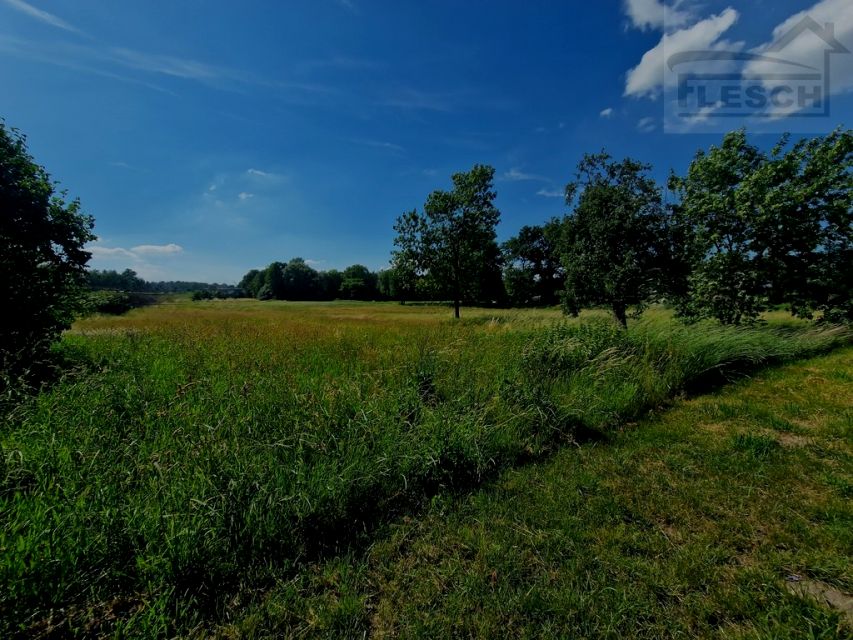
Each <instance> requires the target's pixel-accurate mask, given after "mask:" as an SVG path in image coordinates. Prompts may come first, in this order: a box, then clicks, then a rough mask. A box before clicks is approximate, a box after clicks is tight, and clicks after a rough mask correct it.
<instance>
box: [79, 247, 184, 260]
mask: <svg viewBox="0 0 853 640" xmlns="http://www.w3.org/2000/svg"><path fill="white" fill-rule="evenodd" d="M86 250H87V251H88V252H89V253H91V254H92V257H94V258H105V259H109V258H122V259H127V260H133V261H142V260H143V259H144V258H145V257H151V256H173V255H177V254H179V253H183V251H184V248H183V247H182V246H181V245H179V244H175V243H169V244H140V245H137V246H135V247H131V248H130V249H125V248H124V247H105V246H103V245H100V244H97V243H95V244H90V245H89V246H88V247H86Z"/></svg>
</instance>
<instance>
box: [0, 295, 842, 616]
mask: <svg viewBox="0 0 853 640" xmlns="http://www.w3.org/2000/svg"><path fill="white" fill-rule="evenodd" d="M439 313H440V312H439ZM439 313H437V312H436V311H435V310H432V309H426V310H414V309H406V310H401V309H400V308H399V307H396V308H395V307H392V306H377V307H369V306H357V307H340V306H334V305H328V306H316V307H311V306H307V305H301V306H300V305H294V306H286V305H279V306H277V307H276V306H272V307H264V308H263V309H259V307H257V306H253V305H244V306H240V305H237V304H234V305H227V304H224V305H221V306H219V307H217V306H216V305H207V306H202V307H200V308H198V309H187V308H186V307H182V306H177V307H175V308H155V309H146V310H141V311H137V312H133V313H131V314H130V316H128V317H127V318H123V319H115V320H98V319H96V320H92V321H89V322H84V323H82V324H81V325H79V326H78V327H77V328H76V329H75V331H74V332H72V334H70V335H68V336H67V337H66V347H67V348H72V349H82V350H84V351H85V352H86V353H87V354H88V358H89V362H90V364H89V366H88V367H86V368H84V369H81V370H80V371H78V372H76V373H73V374H70V375H68V376H66V378H65V379H63V380H62V381H61V382H60V383H59V384H57V385H56V386H55V387H54V388H52V389H51V390H49V391H47V392H45V393H43V394H41V395H39V396H37V397H35V398H33V399H32V400H31V401H29V402H27V403H26V404H23V405H21V406H19V407H17V408H16V409H15V410H14V411H13V412H11V413H10V414H9V415H7V416H5V418H4V422H5V424H4V425H3V426H2V431H0V446H1V447H2V451H0V465H2V466H0V619H2V622H0V633H10V632H13V631H14V630H16V629H20V628H25V627H27V626H30V625H32V624H33V623H35V622H36V621H38V620H40V619H43V618H44V617H45V616H46V615H47V613H48V612H49V611H51V610H52V609H57V608H59V607H64V606H69V605H76V606H82V605H85V604H86V603H88V604H89V605H90V606H94V605H93V604H92V603H95V604H97V603H104V602H109V601H112V600H113V599H114V598H116V597H117V596H121V597H123V598H130V599H132V600H133V601H135V602H137V603H139V605H138V606H137V607H136V608H135V609H134V611H135V612H136V613H135V614H134V616H135V617H134V618H133V621H134V622H133V624H136V625H139V626H141V627H144V628H146V629H149V630H150V629H154V628H159V629H167V628H169V627H170V626H173V625H178V627H179V628H187V626H188V625H192V624H195V623H197V622H198V621H199V620H200V619H203V618H204V617H205V616H208V615H218V614H219V613H221V611H222V608H223V607H224V602H225V599H226V598H227V597H228V596H231V595H233V594H234V593H238V592H241V591H246V590H247V589H251V588H259V587H262V586H263V585H264V584H266V583H267V582H268V581H269V580H271V579H273V578H274V577H275V576H281V575H285V574H286V573H287V572H288V571H292V570H295V568H296V567H298V564H299V562H300V561H301V560H302V559H304V558H305V557H307V556H313V555H316V554H319V553H333V552H334V551H335V550H336V549H338V548H340V547H341V546H342V545H347V544H350V543H352V542H358V541H361V540H364V539H367V538H368V537H369V531H370V528H371V527H372V526H373V525H374V524H375V523H377V522H379V521H382V520H383V519H385V518H387V517H388V516H389V515H391V514H394V513H398V512H400V511H404V510H407V509H410V508H412V507H413V506H415V505H416V504H417V503H418V502H419V501H421V500H423V499H426V498H428V497H429V496H431V495H433V494H434V493H436V492H438V491H441V490H444V489H456V490H459V489H465V488H467V487H469V486H472V485H473V484H476V483H477V482H479V481H481V480H482V478H484V477H486V476H488V475H489V474H492V473H494V472H495V471H497V470H499V469H501V468H504V467H506V466H509V465H514V464H518V463H520V462H522V461H524V460H526V459H530V458H533V457H537V456H541V455H544V454H546V453H547V452H548V451H550V450H552V449H553V448H554V447H555V446H559V444H560V443H561V442H564V441H565V440H567V439H571V438H573V437H574V435H575V433H576V430H577V428H578V427H581V426H585V427H592V428H605V427H607V426H611V425H615V424H618V423H620V422H623V421H625V420H632V419H634V418H635V417H637V416H638V415H640V414H641V413H643V412H645V411H648V410H649V409H651V408H654V407H656V406H658V405H659V404H661V403H663V402H665V401H666V400H667V399H668V398H670V397H672V396H673V395H674V394H676V393H678V392H680V391H681V390H683V389H685V388H688V387H690V385H694V384H700V383H709V382H713V380H712V377H713V376H719V375H724V374H727V373H732V372H743V371H745V370H747V369H748V368H750V367H755V366H757V365H760V364H763V363H767V362H769V361H775V360H784V359H789V358H793V357H799V356H804V355H807V354H811V353H815V352H818V351H823V350H826V349H829V348H830V347H832V346H834V345H836V344H839V343H842V342H846V341H848V340H849V334H848V333H847V332H846V331H844V330H840V329H833V330H818V329H814V328H810V327H808V326H807V325H804V324H796V325H790V326H781V325H780V326H776V325H772V326H767V327H760V328H755V329H739V330H738V329H724V328H719V327H713V326H710V325H697V326H693V327H684V326H681V325H678V324H676V323H674V322H673V321H671V320H670V319H668V318H667V317H665V316H658V317H653V318H652V319H650V320H648V321H644V322H642V323H640V324H638V325H636V326H634V327H632V329H631V330H630V331H629V332H627V333H625V332H622V331H620V330H619V329H618V328H615V327H614V326H612V325H611V324H610V323H608V322H606V321H603V320H597V321H596V320H594V321H592V322H584V323H577V322H556V323H554V322H553V321H552V320H550V319H549V316H548V314H540V313H536V312H531V313H526V314H525V313H517V314H514V313H512V312H504V313H500V314H491V313H489V314H487V313H482V314H473V315H474V317H473V318H471V319H469V320H467V321H465V322H462V323H453V322H449V321H447V320H446V319H444V317H443V316H441V315H439ZM72 610H73V609H72ZM68 619H71V617H68Z"/></svg>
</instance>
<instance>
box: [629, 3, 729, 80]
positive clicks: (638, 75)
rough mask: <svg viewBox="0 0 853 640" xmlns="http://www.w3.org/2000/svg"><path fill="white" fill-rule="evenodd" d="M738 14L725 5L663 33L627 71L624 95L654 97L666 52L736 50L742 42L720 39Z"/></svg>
mask: <svg viewBox="0 0 853 640" xmlns="http://www.w3.org/2000/svg"><path fill="white" fill-rule="evenodd" d="M738 17H739V14H738V12H737V11H735V10H734V9H732V8H728V9H726V10H725V11H723V12H722V13H720V14H718V15H714V16H711V17H709V18H705V19H704V20H700V21H699V22H697V23H696V24H694V25H692V26H690V27H687V28H685V29H680V30H678V31H674V32H672V33H666V34H664V35H663V37H662V38H661V40H660V42H659V43H658V44H657V45H656V46H655V47H654V48H653V49H651V50H649V51H647V52H646V53H645V54H644V55H643V58H642V59H641V60H640V64H638V65H637V66H636V67H634V68H633V69H631V70H630V71H629V72H628V76H627V79H626V82H625V95H626V96H635V97H643V96H646V97H655V96H656V95H658V94H659V93H660V90H661V88H662V87H663V85H664V79H665V78H664V74H665V72H666V56H667V53H669V54H672V53H676V52H681V51H695V50H714V51H722V50H725V51H739V50H741V49H742V48H743V43H732V42H727V41H724V40H720V36H722V35H723V34H724V33H725V32H726V31H728V30H729V29H730V28H731V27H732V25H734V24H735V22H737V20H738Z"/></svg>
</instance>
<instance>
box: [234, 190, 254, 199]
mask: <svg viewBox="0 0 853 640" xmlns="http://www.w3.org/2000/svg"><path fill="white" fill-rule="evenodd" d="M254 197H255V194H254V193H249V192H247V191H241V192H240V193H238V194H237V199H238V200H241V201H242V200H249V199H250V198H254Z"/></svg>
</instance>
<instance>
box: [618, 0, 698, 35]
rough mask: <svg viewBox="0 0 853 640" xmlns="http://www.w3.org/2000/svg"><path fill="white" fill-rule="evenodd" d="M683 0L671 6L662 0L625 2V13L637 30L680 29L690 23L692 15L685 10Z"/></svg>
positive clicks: (676, 1) (672, 3) (629, 0)
mask: <svg viewBox="0 0 853 640" xmlns="http://www.w3.org/2000/svg"><path fill="white" fill-rule="evenodd" d="M683 5H684V2H683V0H675V2H671V3H669V4H667V3H665V2H662V1H661V0H625V13H626V14H627V15H628V19H629V20H630V21H631V25H632V26H633V27H635V28H636V29H640V30H641V31H645V30H646V29H663V28H664V27H666V26H669V27H680V26H682V25H683V24H685V23H687V22H688V21H690V19H691V17H692V14H691V12H690V11H689V10H685V9H683V8H682V7H683Z"/></svg>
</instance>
